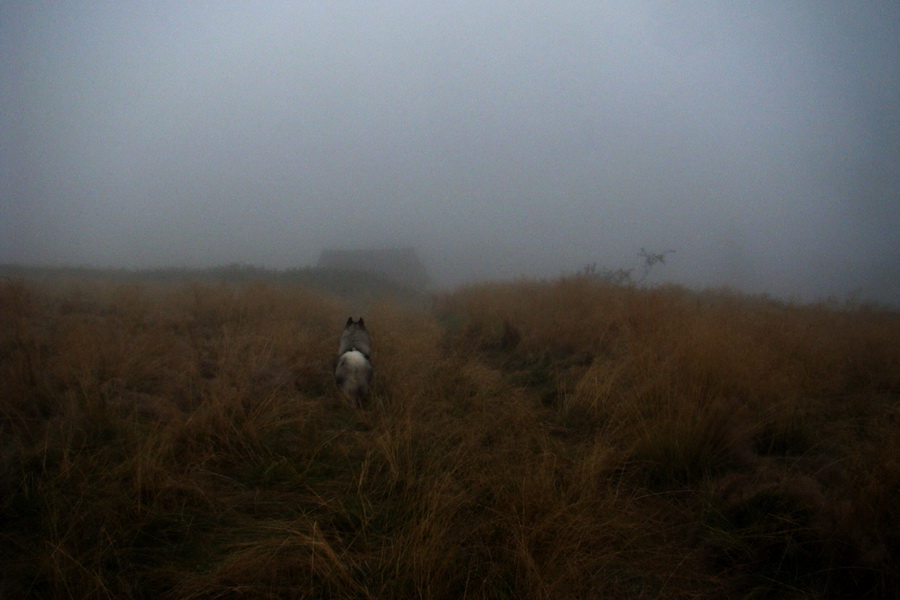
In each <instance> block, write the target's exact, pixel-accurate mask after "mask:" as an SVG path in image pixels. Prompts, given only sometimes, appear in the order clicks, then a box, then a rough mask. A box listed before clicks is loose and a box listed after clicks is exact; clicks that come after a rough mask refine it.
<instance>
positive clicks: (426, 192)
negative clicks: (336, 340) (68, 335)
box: [0, 0, 900, 305]
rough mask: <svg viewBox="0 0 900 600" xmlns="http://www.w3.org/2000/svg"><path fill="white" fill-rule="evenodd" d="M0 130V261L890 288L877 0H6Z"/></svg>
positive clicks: (899, 78) (884, 36)
mask: <svg viewBox="0 0 900 600" xmlns="http://www.w3.org/2000/svg"><path fill="white" fill-rule="evenodd" d="M0 140H2V144H0V263H17V264H27V265H93V266H103V267H105V266H114V267H129V268H132V267H134V268H138V267H161V266H177V267H183V266H185V267H194V266H212V265H221V264H228V263H235V262H237V263H247V264H252V265H258V266H267V267H274V268H286V267H295V266H304V265H309V264H314V263H315V261H316V258H317V256H318V253H319V251H320V250H321V249H323V248H368V247H396V246H414V247H416V248H417V249H418V251H419V253H420V256H421V258H422V260H423V262H424V263H425V264H426V266H427V267H428V268H429V270H430V271H431V274H432V276H433V278H434V279H435V280H436V281H437V282H438V283H439V284H440V285H444V286H450V285H456V284H459V283H463V282H469V281H475V280H479V279H486V278H491V279H496V278H515V277H518V276H535V277H552V276H555V275H559V274H561V273H563V272H567V271H568V272H571V271H575V270H578V269H580V268H582V267H583V266H584V265H585V264H590V263H596V264H597V265H598V266H601V267H609V268H620V267H621V268H633V267H640V264H641V259H640V257H638V256H637V254H638V252H639V251H640V249H641V248H646V249H647V250H650V251H654V252H663V251H667V250H675V253H674V254H668V255H667V260H666V264H665V265H657V266H656V267H655V268H654V270H653V272H652V273H651V276H650V277H649V278H648V280H647V281H646V283H647V284H660V283H665V282H677V283H681V284H684V285H688V286H691V287H694V288H703V287H708V286H725V285H727V286H731V287H734V288H738V289H741V290H746V291H748V292H753V293H759V292H765V293H769V294H772V295H775V296H778V297H784V298H792V299H797V300H803V301H806V300H814V299H818V298H824V297H826V296H835V297H838V298H847V297H852V298H861V299H871V300H875V301H879V302H886V303H892V304H895V305H900V243H898V240H900V4H898V3H896V2H888V1H886V2H866V3H855V2H854V3H847V2H844V1H843V0H834V1H808V2H803V1H795V2H782V1H781V0H772V1H758V2H741V3H721V2H712V1H710V2H680V3H666V2H604V3H599V2H587V1H586V2H522V3H515V4H512V3H507V2H499V1H483V2H377V3H375V2H260V3H244V2H161V1H153V2H150V1H147V2H129V1H116V2H104V1H95V2H75V1H59V2H50V3H36V2H35V3H32V2H5V3H3V4H2V5H0ZM636 273H637V271H636Z"/></svg>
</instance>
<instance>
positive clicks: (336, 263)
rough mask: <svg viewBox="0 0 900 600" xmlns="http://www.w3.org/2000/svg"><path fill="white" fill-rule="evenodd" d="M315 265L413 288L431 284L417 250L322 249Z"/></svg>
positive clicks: (421, 287)
mask: <svg viewBox="0 0 900 600" xmlns="http://www.w3.org/2000/svg"><path fill="white" fill-rule="evenodd" d="M316 266H317V267H318V268H320V269H339V270H345V271H362V272H365V273H372V274H374V275H379V276H382V277H384V278H386V279H389V280H391V281H393V282H394V283H398V284H400V285H404V286H407V287H410V288H413V289H424V288H426V287H428V285H430V284H431V277H430V276H429V275H428V271H427V270H426V269H425V265H423V264H422V261H420V260H419V257H418V255H417V254H416V251H415V249H414V248H378V249H370V250H322V252H321V254H319V262H318V263H317V264H316Z"/></svg>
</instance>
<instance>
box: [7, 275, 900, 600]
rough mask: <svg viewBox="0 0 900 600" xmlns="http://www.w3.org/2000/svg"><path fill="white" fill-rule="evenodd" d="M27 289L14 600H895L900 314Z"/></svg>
mask: <svg viewBox="0 0 900 600" xmlns="http://www.w3.org/2000/svg"><path fill="white" fill-rule="evenodd" d="M348 314H350V310H348V305H347V302H346V301H345V300H342V299H341V298H338V297H334V296H328V295H325V294H323V293H321V292H316V291H311V290H308V289H305V288H302V287H298V286H295V285H290V284H286V283H282V284H276V283H267V282H264V281H258V282H247V283H241V284H232V285H229V284H224V283H222V284H216V283H190V282H188V283H175V282H172V283H162V282H155V283H154V282H147V283H146V284H140V283H130V284H127V285H115V284H113V283H110V282H104V281H92V280H84V281H69V282H67V283H65V284H63V285H53V284H50V283H46V282H45V283H42V284H39V283H33V282H24V281H4V282H0V385H2V390H3V397H2V405H0V434H2V438H0V439H2V443H0V491H2V494H0V522H2V523H3V524H4V525H3V531H2V536H0V555H2V556H3V557H4V563H5V564H4V567H5V568H4V576H3V577H2V578H0V597H36V598H37V597H48V598H49V597H52V598H62V597H78V598H95V597H97V598H100V597H102V598H109V597H115V598H210V597H216V598H273V599H274V598H303V597H343V598H384V597H420V598H498V597H509V598H548V599H549V598H584V597H609V598H659V597H671V598H721V597H753V596H756V597H816V598H826V597H828V598H831V597H847V598H850V597H853V598H856V597H872V598H880V597H884V598H887V597H895V596H896V595H897V594H898V592H900V589H898V586H900V581H898V578H897V575H896V574H897V573H898V572H900V564H898V561H900V554H898V548H900V545H898V544H900V539H898V534H897V532H898V531H900V522H898V517H897V515H898V513H897V510H896V508H895V504H896V498H897V494H898V492H900V462H898V460H897V458H896V457H897V456H898V455H900V445H898V444H900V442H898V440H900V437H898V436H897V431H898V426H900V407H898V398H900V343H898V342H900V316H898V314H897V313H896V312H892V311H889V310H886V309H874V308H871V307H854V306H842V307H838V306H831V305H815V306H795V305H790V304H784V303H779V302H776V301H773V300H769V299H766V298H757V297H747V296H742V295H740V294H737V293H733V292H729V291H713V292H705V293H699V294H698V293H693V292H689V291H687V290H684V289H681V288H678V287H662V288H656V289H649V290H644V289H638V288H635V287H622V286H612V285H606V284H603V283H601V282H598V281H596V280H592V279H591V278H589V277H568V278H562V279H559V280H555V281H547V282H536V281H519V282H513V283H489V284H482V285H478V286H471V287H467V288H463V289H460V290H457V291H455V292H452V293H448V294H444V295H441V296H439V297H436V298H434V299H433V303H432V306H430V307H427V308H426V307H424V306H416V305H414V304H412V303H410V302H409V301H408V299H404V300H402V301H393V300H391V299H390V298H383V299H382V300H379V301H373V302H371V303H370V304H369V307H368V309H367V310H366V313H365V314H364V315H363V316H365V318H366V323H367V324H368V326H369V328H370V330H371V333H372V338H373V357H372V358H373V362H374V365H375V373H376V382H375V388H374V397H373V399H372V402H371V405H370V406H368V407H366V408H364V409H359V410H357V409H354V408H351V407H349V406H347V405H346V404H344V403H342V402H340V401H339V396H338V394H337V392H336V390H335V389H334V384H333V379H332V374H331V369H332V365H333V358H334V352H335V350H336V347H337V338H338V336H339V334H340V331H341V328H342V325H343V322H344V320H345V319H346V317H347V315H348Z"/></svg>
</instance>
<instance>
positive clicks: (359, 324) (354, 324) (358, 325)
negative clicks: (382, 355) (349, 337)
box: [344, 317, 366, 331]
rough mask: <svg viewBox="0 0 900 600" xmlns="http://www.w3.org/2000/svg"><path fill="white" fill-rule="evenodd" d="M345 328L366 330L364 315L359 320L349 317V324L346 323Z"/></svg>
mask: <svg viewBox="0 0 900 600" xmlns="http://www.w3.org/2000/svg"><path fill="white" fill-rule="evenodd" d="M344 330H350V331H365V330H366V322H365V321H364V320H363V318H362V317H360V318H359V321H354V320H353V317H347V324H346V325H344Z"/></svg>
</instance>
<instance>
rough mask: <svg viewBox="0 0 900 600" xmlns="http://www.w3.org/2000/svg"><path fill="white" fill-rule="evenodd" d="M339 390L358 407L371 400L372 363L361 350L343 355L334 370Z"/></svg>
mask: <svg viewBox="0 0 900 600" xmlns="http://www.w3.org/2000/svg"><path fill="white" fill-rule="evenodd" d="M334 381H335V383H337V386H338V389H340V390H341V392H342V393H343V394H344V395H345V396H346V397H347V398H349V399H350V400H352V401H353V402H355V403H356V404H357V405H359V406H362V404H363V403H364V402H365V401H366V400H368V399H369V395H370V394H371V386H372V363H370V362H369V359H368V358H367V357H366V355H365V354H363V353H362V352H360V351H359V350H350V351H349V352H345V353H343V354H342V355H341V356H340V358H339V359H338V364H337V367H336V368H335V370H334Z"/></svg>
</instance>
